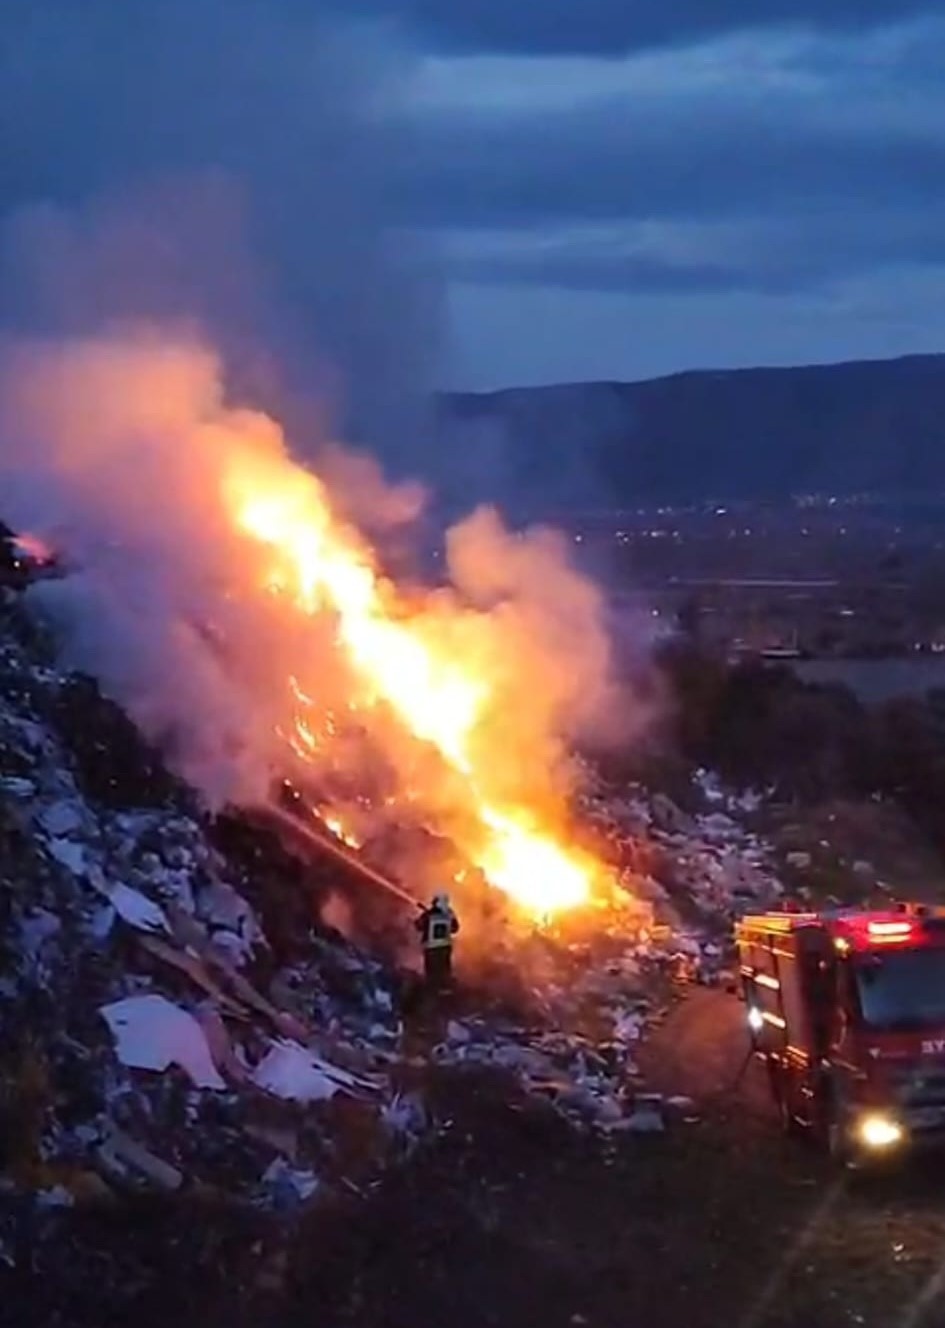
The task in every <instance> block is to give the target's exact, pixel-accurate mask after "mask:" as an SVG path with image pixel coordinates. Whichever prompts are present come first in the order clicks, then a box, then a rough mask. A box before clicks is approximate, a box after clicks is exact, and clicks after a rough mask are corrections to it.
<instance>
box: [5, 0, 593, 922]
mask: <svg viewBox="0 0 945 1328" xmlns="http://www.w3.org/2000/svg"><path fill="white" fill-rule="evenodd" d="M8 33H9V35H11V41H10V42H8V43H5V45H4V50H3V53H2V54H0V114H2V118H3V120H4V122H5V123H10V124H14V123H16V124H17V125H21V126H22V127H23V133H22V140H21V141H20V145H19V146H20V155H19V156H18V157H17V158H16V160H15V161H14V162H13V163H12V166H13V169H12V171H11V173H10V175H9V178H8V179H5V189H6V196H7V198H8V199H9V205H12V207H13V211H12V212H11V213H9V214H7V215H6V216H5V217H3V219H2V234H0V309H2V327H0V520H3V521H5V522H6V523H8V524H10V525H12V526H13V527H15V528H17V529H18V530H20V531H26V532H29V534H30V535H32V536H34V537H37V538H39V539H41V540H43V541H44V542H46V543H47V544H49V545H51V546H52V547H53V548H54V549H56V550H57V551H58V552H59V553H60V555H61V556H63V557H64V558H65V560H66V564H67V568H68V573H67V575H66V576H64V577H63V578H61V579H59V580H50V581H46V582H44V583H43V584H42V586H41V587H39V588H37V589H36V590H34V591H33V592H31V593H32V594H34V596H35V597H36V598H38V599H39V600H41V602H42V604H41V607H42V608H43V610H44V611H45V612H46V613H47V614H48V615H50V616H51V617H52V618H53V619H54V620H55V622H56V623H57V625H58V627H59V630H60V633H61V637H62V641H63V649H64V652H65V655H66V658H67V661H68V662H69V663H71V664H72V665H73V666H75V667H78V668H80V669H83V670H85V671H87V672H89V673H91V674H93V675H94V676H96V677H97V678H98V679H99V680H100V681H101V683H102V685H103V688H104V689H105V691H106V692H107V693H109V694H110V695H111V696H112V697H114V698H115V699H116V700H118V701H119V702H121V703H122V704H123V705H124V706H125V707H126V708H127V710H128V711H129V713H130V714H131V715H132V717H133V718H134V719H135V720H136V721H137V722H138V724H139V725H140V726H141V728H142V729H143V731H144V732H145V733H146V734H147V735H148V736H149V737H150V738H151V739H152V740H154V741H155V742H156V743H157V744H159V745H160V747H161V748H162V750H163V751H164V752H165V753H167V755H168V757H169V760H170V762H171V763H172V765H173V766H174V767H175V768H176V769H177V770H179V771H180V772H181V773H182V774H183V775H185V776H186V777H187V778H188V779H189V780H190V781H192V782H193V783H194V784H195V785H196V786H197V788H198V789H200V790H201V791H202V793H203V795H204V796H205V798H206V800H207V802H208V803H209V804H210V805H211V806H219V805H221V804H223V803H225V802H228V801H232V802H237V803H252V802H256V801H258V800H260V799H264V798H266V797H267V796H268V795H269V794H270V791H271V788H272V785H273V781H274V780H277V779H279V778H280V777H282V776H283V775H285V774H287V773H288V774H290V775H291V777H292V778H293V779H294V780H295V781H296V782H297V783H299V782H301V783H304V785H305V787H306V791H307V793H308V794H309V796H310V801H312V802H313V803H314V804H315V805H317V806H318V807H319V808H320V809H321V812H322V814H323V815H324V816H325V817H326V818H330V820H331V822H332V823H336V824H337V828H338V832H339V833H341V834H342V836H343V837H345V838H348V839H349V840H361V839H363V838H364V837H365V836H368V837H372V838H375V839H376V837H377V835H378V833H379V832H383V831H384V830H385V828H386V827H390V826H396V827H397V828H398V833H397V835H394V836H393V838H394V839H396V840H397V843H395V844H391V845H390V857H389V859H388V860H390V861H394V860H400V858H401V857H402V855H403V853H404V852H405V849H404V834H403V833H401V832H402V831H403V828H404V826H405V825H407V826H408V827H409V828H411V829H413V830H415V831H416V832H417V834H418V836H419V837H420V838H424V837H425V841H426V843H427V844H429V842H430V840H431V836H430V834H429V832H430V831H432V832H433V835H434V836H435V837H438V839H437V843H438V845H439V848H438V849H437V851H440V848H442V850H443V852H444V854H445V855H446V858H447V859H448V858H450V855H451V854H452V862H451V864H450V866H449V867H448V868H447V867H444V870H446V869H453V868H457V867H458V865H459V864H458V863H457V861H456V860H457V857H458V858H459V860H460V861H461V862H462V863H463V864H471V865H473V866H475V867H478V868H479V869H481V871H483V872H484V873H485V875H486V876H487V877H489V879H491V880H492V881H493V883H495V884H498V885H501V886H502V887H503V888H505V889H507V890H508V892H509V893H510V894H513V895H517V897H518V898H519V899H520V900H521V901H522V902H523V903H525V904H526V906H527V907H528V908H530V909H531V910H532V911H533V912H537V913H540V912H542V911H543V910H545V909H546V906H547V907H548V908H552V907H566V906H569V905H571V904H573V903H575V902H578V901H581V900H583V899H585V898H586V897H587V895H588V893H589V891H590V887H591V886H592V884H593V881H594V879H595V873H596V871H597V865H596V864H594V863H592V862H590V861H589V860H587V859H586V857H585V856H584V855H582V854H581V853H580V851H578V850H576V849H572V848H569V847H567V843H568V835H567V826H566V797H567V793H568V791H569V789H570V788H571V785H572V774H573V771H572V768H571V765H570V762H569V758H568V752H569V750H570V748H571V744H572V742H573V741H574V739H575V738H579V737H581V736H583V735H588V734H589V735H595V736H597V735H599V733H600V731H601V730H602V729H603V728H605V727H606V729H607V730H608V731H610V732H611V733H612V732H613V731H614V729H615V727H616V725H615V718H616V716H617V714H618V708H617V707H616V705H615V701H614V695H613V691H612V688H611V684H610V663H611V661H610V651H609V647H608V641H607V633H606V631H605V628H604V620H605V619H604V605H603V602H602V600H601V597H600V595H599V594H598V592H597V591H596V590H595V588H594V587H593V586H592V585H591V584H589V583H588V582H587V581H586V580H585V579H584V578H582V577H581V576H580V575H579V574H578V573H577V572H576V571H575V570H574V568H573V567H572V566H571V564H570V562H569V558H568V549H567V547H566V545H565V543H564V542H563V541H562V540H561V539H560V538H559V537H558V536H556V535H555V534H553V533H551V532H549V531H541V530H538V531H531V532H529V533H526V534H524V535H519V534H513V533H511V532H510V531H508V530H507V529H506V528H505V526H504V525H503V523H502V521H501V519H500V518H499V516H498V515H497V514H496V513H495V512H494V511H490V510H488V509H480V510H476V511H475V512H474V513H473V514H472V515H471V516H469V517H468V518H467V519H466V520H464V521H462V522H460V523H459V524H458V525H456V526H455V527H454V528H453V529H452V530H451V531H450V532H449V536H448V540H447V559H446V575H445V579H444V580H445V583H444V584H442V585H439V586H437V587H433V588H430V587H426V588H425V587H423V586H418V585H416V584H413V583H410V584H406V583H405V582H404V581H403V579H402V578H398V577H394V576H393V575H392V573H391V565H392V564H391V555H392V553H393V552H395V551H396V550H397V549H401V548H403V547H404V545H406V544H408V543H409V541H410V534H411V530H412V527H413V526H414V523H415V522H416V519H417V517H418V515H419V514H420V513H421V511H422V508H423V503H424V497H425V495H424V491H423V488H422V486H421V485H418V484H417V483H416V482H413V481H412V480H411V479H409V475H408V479H407V480H406V481H405V482H401V483H399V484H396V485H392V484H390V483H388V481H387V480H386V479H385V473H384V470H383V469H382V467H381V466H380V465H379V464H378V463H377V462H376V461H375V460H373V459H372V455H371V454H372V453H376V454H377V455H379V456H380V457H381V458H382V459H383V461H384V463H385V466H386V467H387V468H388V469H389V468H390V463H391V462H393V464H394V469H395V471H398V470H399V472H400V473H401V475H403V474H404V473H405V472H409V471H410V469H411V468H410V466H409V464H406V463H407V459H408V458H409V457H411V456H414V457H416V456H423V455H425V454H427V453H428V448H427V446H426V445H425V444H424V442H423V439H422V437H421V436H420V435H419V434H417V433H416V432H415V430H417V429H418V427H419V426H420V425H421V424H422V411H421V410H419V409H418V404H417V403H419V402H420V401H422V400H424V399H425V397H428V395H429V391H428V389H429V388H430V386H431V379H430V377H429V376H428V374H429V370H430V368H431V363H432V358H431V346H432V345H433V344H434V338H433V335H432V334H433V332H434V331H435V328H436V323H437V320H436V317H435V314H436V305H437V301H436V299H435V298H433V297H431V290H430V287H429V286H428V285H427V284H426V282H425V281H424V280H423V279H422V277H421V275H420V272H419V270H418V265H417V264H416V263H415V262H414V263H410V264H407V263H405V262H404V255H405V254H406V255H409V254H410V252H411V251H410V247H409V245H407V244H406V243H405V241H404V238H403V236H402V235H397V233H396V227H395V226H394V225H393V224H392V223H394V222H395V221H396V218H394V217H392V216H391V215H390V213H389V211H388V207H387V199H388V197H389V196H393V195H395V194H396V190H394V189H388V188H387V186H388V184H389V183H390V181H391V179H392V172H393V175H396V163H397V162H398V161H402V160H403V154H404V152H405V151H406V152H409V144H405V143H404V142H403V141H402V139H401V138H400V137H399V134H394V133H393V132H392V130H391V126H392V125H393V124H394V123H396V121H397V117H396V116H392V115H391V114H389V112H390V110H391V106H392V104H393V103H392V98H393V97H394V95H395V93H396V88H397V85H398V82H399V79H400V75H401V72H402V71H401V68H400V66H399V65H398V63H397V61H396V59H394V60H392V59H391V58H390V53H389V52H387V53H385V54H384V56H383V58H378V57H379V51H380V48H379V47H378V45H377V44H376V42H375V41H374V40H373V38H372V37H371V36H370V34H365V32H363V31H361V32H360V33H358V34H353V33H352V32H351V31H348V32H346V33H341V32H340V31H335V30H332V31H329V30H328V29H326V28H325V27H324V25H323V24H322V23H321V22H319V21H318V20H317V19H313V18H312V17H311V14H310V11H309V7H308V6H302V5H298V6H295V5H277V6H273V5H270V4H266V3H263V0H166V3H163V2H162V3H161V4H153V5H146V4H141V5H138V4H135V3H131V0H129V3H128V4H127V5H117V4H111V3H105V0H89V3H88V4H87V5H81V6H80V5H76V4H70V3H66V2H65V0H30V3H28V4H27V3H26V0H22V2H20V0H15V2H14V5H13V9H12V11H11V15H10V23H9V24H8ZM12 38H15V40H13V39H12ZM92 51H94V55H95V59H94V62H91V61H90V57H89V53H90V52H92ZM50 52H56V53H57V59H56V61H55V62H54V64H53V65H50V62H49V59H48V56H49V53H50ZM93 65H94V70H95V74H94V78H90V75H89V70H90V69H91V68H92V67H93ZM338 436H340V437H341V438H342V439H344V441H345V443H346V444H348V443H354V444H355V445H356V446H357V447H358V448H359V449H360V450H357V451H352V450H351V449H350V447H348V446H341V445H340V444H339V443H337V442H336V441H335V440H336V438H337V437H338ZM416 438H420V441H419V443H417V442H414V441H413V440H414V439H416ZM297 458H302V459H304V462H305V466H301V465H299V464H298V461H297ZM306 467H310V468H306ZM379 544H380V545H381V546H382V548H383V554H381V553H378V552H377V547H378V545H379ZM389 837H390V836H389ZM408 837H409V835H408ZM408 856H409V853H408ZM456 874H457V875H461V874H462V873H461V871H457V873H456Z"/></svg>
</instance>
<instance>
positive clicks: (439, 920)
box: [417, 905, 459, 950]
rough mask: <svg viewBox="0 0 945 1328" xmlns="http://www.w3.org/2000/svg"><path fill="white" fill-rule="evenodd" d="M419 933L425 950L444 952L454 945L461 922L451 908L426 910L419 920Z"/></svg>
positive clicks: (432, 907)
mask: <svg viewBox="0 0 945 1328" xmlns="http://www.w3.org/2000/svg"><path fill="white" fill-rule="evenodd" d="M417 931H418V932H419V933H420V942H421V944H422V946H423V948H424V950H442V949H444V948H445V947H446V946H449V945H452V944H453V937H454V936H455V935H456V933H457V932H458V931H459V921H458V920H457V917H456V914H455V913H454V912H453V910H452V909H451V908H445V909H444V908H436V907H434V906H432V905H431V907H430V908H425V909H424V910H423V912H422V913H421V915H420V917H419V918H418V919H417Z"/></svg>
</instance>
